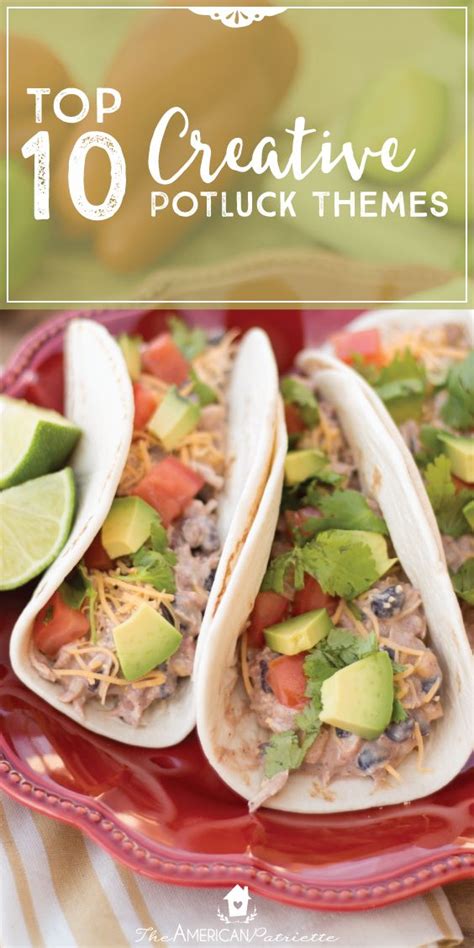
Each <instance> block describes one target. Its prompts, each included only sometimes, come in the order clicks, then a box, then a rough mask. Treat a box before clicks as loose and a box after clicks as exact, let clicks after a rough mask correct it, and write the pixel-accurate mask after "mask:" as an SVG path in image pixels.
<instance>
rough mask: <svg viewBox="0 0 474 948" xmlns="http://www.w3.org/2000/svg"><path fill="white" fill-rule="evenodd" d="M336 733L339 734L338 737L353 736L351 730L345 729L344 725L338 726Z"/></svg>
mask: <svg viewBox="0 0 474 948" xmlns="http://www.w3.org/2000/svg"><path fill="white" fill-rule="evenodd" d="M336 735H337V737H341V738H344V737H352V734H351V732H350V731H344V730H343V728H342V727H337V728H336Z"/></svg>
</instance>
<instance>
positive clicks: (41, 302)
mask: <svg viewBox="0 0 474 948" xmlns="http://www.w3.org/2000/svg"><path fill="white" fill-rule="evenodd" d="M236 6H237V7H238V6H242V7H244V6H245V4H237V5H236ZM190 9H191V8H190V7H188V6H169V5H163V6H161V5H160V6H156V5H154V4H145V5H138V4H131V5H130V4H117V5H114V6H108V5H107V6H103V5H100V4H98V5H95V4H67V5H61V6H60V5H56V4H54V5H49V6H48V5H43V4H41V5H38V6H37V5H31V4H30V5H26V6H25V5H18V6H17V5H15V6H7V7H6V57H5V64H6V77H5V78H6V110H5V112H6V116H5V117H6V135H5V140H6V196H5V197H6V200H5V216H6V221H5V224H6V240H5V267H6V270H5V297H6V302H7V303H20V304H24V303H33V304H38V305H50V304H60V305H68V306H69V305H73V304H74V305H75V304H78V303H79V304H82V305H84V304H86V305H88V304H94V305H96V304H97V305H98V304H101V305H118V306H121V305H133V306H141V305H143V304H144V305H146V306H148V305H160V306H172V305H179V306H181V305H185V304H190V305H193V306H194V305H216V306H218V305H232V304H233V305H234V306H236V307H238V306H239V304H252V305H260V306H268V305H270V306H271V305H278V306H292V305H299V306H314V305H316V304H317V305H320V304H324V305H334V306H337V305H340V304H344V305H348V304H349V305H352V306H358V304H361V303H362V304H364V305H374V304H379V303H382V304H385V305H390V304H392V303H396V304H399V303H402V304H405V303H406V304H410V306H422V307H423V306H427V305H428V304H430V303H432V304H435V305H447V304H449V303H455V304H462V303H465V304H468V303H469V222H468V186H469V147H468V125H469V100H468V92H469V53H468V49H469V19H468V7H467V6H463V5H460V6H438V5H432V4H430V5H420V6H416V7H415V6H406V5H395V4H391V5H388V4H387V5H383V6H369V5H367V4H365V5H364V4H360V5H353V4H342V5H337V6H335V5H333V4H330V5H328V4H318V5H315V6H299V5H297V6H290V7H287V8H286V11H285V12H287V11H288V10H450V11H456V10H457V11H459V12H461V11H462V10H464V49H465V58H464V68H465V82H464V118H465V148H464V152H465V154H464V158H465V167H464V192H465V193H464V225H465V226H464V237H465V248H464V265H465V272H464V287H465V296H464V299H461V300H426V299H425V300H410V299H408V300H300V299H298V300H243V299H239V300H236V299H232V300H150V299H148V300H146V299H142V300H98V299H95V300H84V299H81V300H28V299H13V298H11V297H10V296H9V289H10V285H9V277H10V272H9V264H10V250H9V236H10V207H9V190H10V189H9V173H10V172H9V161H10V154H9V145H10V98H9V94H10V89H9V76H10V57H9V39H10V34H9V30H10V11H13V10H35V11H36V10H187V11H190Z"/></svg>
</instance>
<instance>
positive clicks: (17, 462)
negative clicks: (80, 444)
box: [0, 395, 81, 488]
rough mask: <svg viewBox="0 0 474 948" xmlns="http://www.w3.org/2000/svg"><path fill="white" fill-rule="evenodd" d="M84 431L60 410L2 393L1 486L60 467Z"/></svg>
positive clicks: (20, 482)
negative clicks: (43, 406) (42, 406)
mask: <svg viewBox="0 0 474 948" xmlns="http://www.w3.org/2000/svg"><path fill="white" fill-rule="evenodd" d="M80 434H81V432H80V430H79V428H76V426H75V425H72V424H71V423H70V422H69V421H67V419H66V418H63V416H62V415H60V414H59V412H57V411H50V410H48V409H47V408H37V407H36V405H30V404H29V403H28V402H23V401H20V400H19V399H16V398H9V397H8V396H7V395H0V444H1V446H2V447H1V450H0V488H4V487H13V485H14V484H22V483H23V482H24V481H29V480H31V479H32V478H33V477H40V476H41V474H48V473H49V471H55V470H57V468H58V467H61V465H62V464H64V462H65V460H66V459H67V458H68V457H69V455H70V453H71V451H72V449H73V447H74V445H75V444H76V442H77V440H78V438H79V436H80Z"/></svg>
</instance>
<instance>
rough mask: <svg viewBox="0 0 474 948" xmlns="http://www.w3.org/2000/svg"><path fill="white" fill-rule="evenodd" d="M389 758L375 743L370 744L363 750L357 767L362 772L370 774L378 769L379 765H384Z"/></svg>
mask: <svg viewBox="0 0 474 948" xmlns="http://www.w3.org/2000/svg"><path fill="white" fill-rule="evenodd" d="M387 757H388V754H387V752H386V751H384V750H383V748H381V747H380V746H377V744H376V743H375V742H373V743H368V744H366V745H365V747H364V748H363V749H362V750H361V752H360V754H359V756H358V758H357V766H358V767H359V768H360V770H363V771H364V773H368V772H369V771H370V770H373V769H374V768H375V767H377V765H378V764H383V762H384V760H387Z"/></svg>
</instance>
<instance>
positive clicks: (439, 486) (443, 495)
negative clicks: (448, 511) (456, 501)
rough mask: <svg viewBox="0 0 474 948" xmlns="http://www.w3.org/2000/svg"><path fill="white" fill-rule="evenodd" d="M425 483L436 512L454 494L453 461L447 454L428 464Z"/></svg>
mask: <svg viewBox="0 0 474 948" xmlns="http://www.w3.org/2000/svg"><path fill="white" fill-rule="evenodd" d="M425 483H426V490H427V493H428V497H429V499H430V501H431V506H432V507H433V510H434V511H435V513H437V512H438V510H441V508H442V506H443V504H445V503H446V501H447V500H449V499H450V498H451V497H453V496H454V494H455V490H454V484H453V481H452V478H451V461H450V460H449V458H448V457H446V455H445V454H439V455H438V457H437V458H435V459H434V461H432V463H431V464H428V467H427V468H426V472H425Z"/></svg>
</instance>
